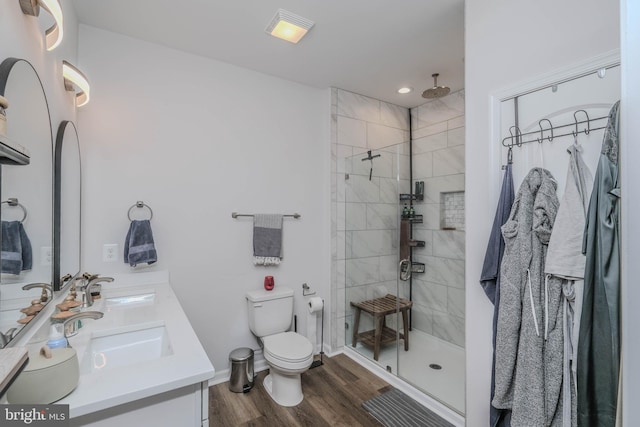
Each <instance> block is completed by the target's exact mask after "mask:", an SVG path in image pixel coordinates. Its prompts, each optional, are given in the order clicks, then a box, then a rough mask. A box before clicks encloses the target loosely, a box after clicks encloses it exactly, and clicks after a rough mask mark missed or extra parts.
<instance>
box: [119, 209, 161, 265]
mask: <svg viewBox="0 0 640 427" xmlns="http://www.w3.org/2000/svg"><path fill="white" fill-rule="evenodd" d="M157 260H158V254H157V252H156V247H155V244H154V243H153V233H152V232H151V222H150V221H149V220H148V219H145V220H133V221H131V225H129V231H128V232H127V237H126V238H125V241H124V262H125V263H128V264H129V265H130V266H131V267H135V266H136V265H138V264H142V263H145V262H146V263H147V264H153V263H154V262H156V261H157Z"/></svg>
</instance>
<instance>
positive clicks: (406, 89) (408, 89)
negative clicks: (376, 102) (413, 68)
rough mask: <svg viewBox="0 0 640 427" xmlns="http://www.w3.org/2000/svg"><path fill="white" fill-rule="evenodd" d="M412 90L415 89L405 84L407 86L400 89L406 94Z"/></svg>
mask: <svg viewBox="0 0 640 427" xmlns="http://www.w3.org/2000/svg"><path fill="white" fill-rule="evenodd" d="M412 90H413V88H412V87H408V86H405V87H401V88H400V89H398V93H402V94H405V93H409V92H411V91H412Z"/></svg>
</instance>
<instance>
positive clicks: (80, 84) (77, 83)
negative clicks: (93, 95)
mask: <svg viewBox="0 0 640 427" xmlns="http://www.w3.org/2000/svg"><path fill="white" fill-rule="evenodd" d="M62 77H64V88H65V89H66V90H68V91H75V90H76V87H77V88H78V89H79V90H78V92H77V93H76V107H82V106H83V105H85V104H86V103H87V102H89V96H90V91H91V87H90V86H89V81H88V80H87V78H86V77H85V75H84V74H82V71H80V70H78V69H77V68H76V67H74V66H73V65H71V64H70V63H68V62H67V61H62Z"/></svg>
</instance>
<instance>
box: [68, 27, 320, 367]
mask: <svg viewBox="0 0 640 427" xmlns="http://www.w3.org/2000/svg"><path fill="white" fill-rule="evenodd" d="M79 56H80V65H81V66H82V68H83V69H84V70H85V71H86V73H87V74H88V75H89V76H90V77H91V84H92V88H93V90H92V99H91V102H90V103H89V104H88V105H87V106H86V108H84V109H83V110H82V111H81V112H80V113H79V122H80V129H79V132H80V143H81V151H82V161H83V164H82V167H83V184H84V188H83V204H82V206H83V229H82V230H83V236H82V240H83V245H84V250H83V268H84V269H86V270H88V271H90V272H95V273H100V274H103V275H108V274H109V273H123V272H133V271H145V270H146V271H149V270H169V272H170V275H171V283H172V285H173V288H174V290H175V292H176V294H177V296H178V298H179V300H180V302H181V304H182V306H183V308H184V310H185V312H186V313H187V316H188V317H189V320H190V321H191V323H192V325H193V328H194V330H195V331H196V333H197V335H198V338H199V339H200V341H201V343H202V345H203V346H204V348H205V350H206V352H207V354H208V355H209V357H210V359H211V361H212V362H213V365H214V367H215V368H216V371H221V370H225V369H227V368H228V367H229V362H228V355H229V353H230V351H231V350H233V349H234V348H237V347H241V346H248V347H252V348H254V349H255V348H257V347H258V346H257V342H256V340H255V339H254V337H253V336H252V334H251V332H250V331H249V327H248V321H247V312H246V302H245V298H244V295H245V292H246V291H248V290H251V289H257V288H260V287H262V286H263V279H264V276H265V275H273V276H274V277H275V282H276V286H285V285H286V286H289V287H292V288H293V289H294V290H295V291H296V294H295V298H296V300H297V307H296V313H297V314H298V329H299V330H301V331H304V330H305V329H304V328H305V317H306V313H307V311H306V309H305V306H304V301H303V298H302V287H301V285H302V283H303V282H307V283H308V284H309V285H310V286H311V288H312V289H313V290H315V291H316V292H317V295H318V296H321V297H325V298H327V302H328V299H329V298H328V297H329V292H330V286H329V269H330V264H329V243H328V242H329V238H330V234H329V201H330V193H329V182H330V177H329V168H330V165H329V161H330V147H329V142H328V141H329V130H328V129H329V123H330V122H329V108H330V90H328V89H327V90H326V91H323V90H318V89H314V88H310V87H307V86H303V85H300V84H296V83H292V82H288V81H285V80H281V79H278V78H274V77H270V76H266V75H263V74H259V73H256V72H253V71H249V70H247V69H243V68H239V67H236V66H232V65H228V64H225V63H221V62H218V61H213V60H210V59H206V58H203V57H199V56H195V55H192V54H187V53H183V52H179V51H176V50H172V49H168V48H165V47H163V46H160V45H155V44H150V43H147V42H143V41H140V40H137V39H133V38H129V37H125V36H121V35H117V34H115V33H110V32H107V31H104V30H99V29H96V28H93V27H88V26H84V25H81V26H80V50H79ZM137 200H142V201H144V202H145V203H146V204H148V205H149V206H150V207H151V208H152V209H153V220H152V222H151V224H152V228H153V232H154V238H155V243H156V247H157V251H158V262H157V263H156V264H154V265H152V266H151V267H148V268H142V269H138V270H134V269H132V268H131V267H129V265H128V264H125V263H124V262H123V260H122V257H123V244H124V238H125V234H126V232H127V229H128V226H129V221H128V219H127V210H128V209H129V207H130V206H131V205H133V204H134V203H135V202H136V201H137ZM233 211H237V212H240V213H249V214H250V213H261V212H270V213H289V214H291V213H293V212H298V213H300V214H301V215H302V218H301V219H299V220H294V219H285V221H284V242H283V245H284V260H283V262H282V264H280V266H278V267H266V268H265V267H255V266H254V265H253V263H252V253H253V246H252V221H251V218H244V219H232V218H231V212H233ZM105 243H117V244H118V245H119V246H118V248H119V250H118V261H117V262H115V263H105V262H103V261H102V246H103V244H105ZM105 286H108V285H105ZM329 309H330V307H329ZM326 340H327V341H328V340H329V337H327V338H326ZM256 358H258V356H256Z"/></svg>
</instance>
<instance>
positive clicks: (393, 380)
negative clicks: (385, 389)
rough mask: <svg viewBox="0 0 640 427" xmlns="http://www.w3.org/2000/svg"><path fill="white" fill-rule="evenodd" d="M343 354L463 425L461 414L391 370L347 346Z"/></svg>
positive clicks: (417, 400) (430, 407)
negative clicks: (388, 370)
mask: <svg viewBox="0 0 640 427" xmlns="http://www.w3.org/2000/svg"><path fill="white" fill-rule="evenodd" d="M342 352H343V353H344V354H345V355H347V356H349V357H350V358H351V359H353V360H355V361H356V362H358V363H359V364H360V365H362V366H363V367H365V368H367V370H369V371H370V372H371V373H372V374H374V375H376V376H378V377H380V378H382V379H383V380H385V381H386V382H388V383H389V384H391V385H392V386H394V387H395V388H397V389H398V390H400V391H402V392H403V393H404V394H406V395H407V396H409V397H411V398H412V399H413V400H415V401H416V402H418V403H420V404H421V405H422V406H424V407H426V408H428V409H430V410H431V411H433V412H434V413H436V414H437V415H438V416H440V417H442V418H444V419H445V420H447V421H449V422H450V423H451V424H453V425H454V426H456V427H464V425H465V419H464V417H463V416H462V415H460V414H458V413H457V412H455V411H453V410H452V409H450V408H448V407H447V406H445V405H443V404H442V403H440V402H438V401H436V400H434V399H432V398H431V397H429V396H427V395H426V394H424V393H423V392H422V391H420V390H418V389H417V388H415V387H413V386H412V385H411V384H408V383H406V382H405V381H403V380H402V379H400V378H398V376H396V375H394V374H392V373H391V372H387V371H386V370H385V369H383V368H382V367H381V366H379V365H378V364H376V363H374V362H372V361H371V360H369V359H367V358H366V357H364V356H362V355H360V354H359V353H358V352H356V351H354V350H352V349H350V348H349V347H343V351H342Z"/></svg>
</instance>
